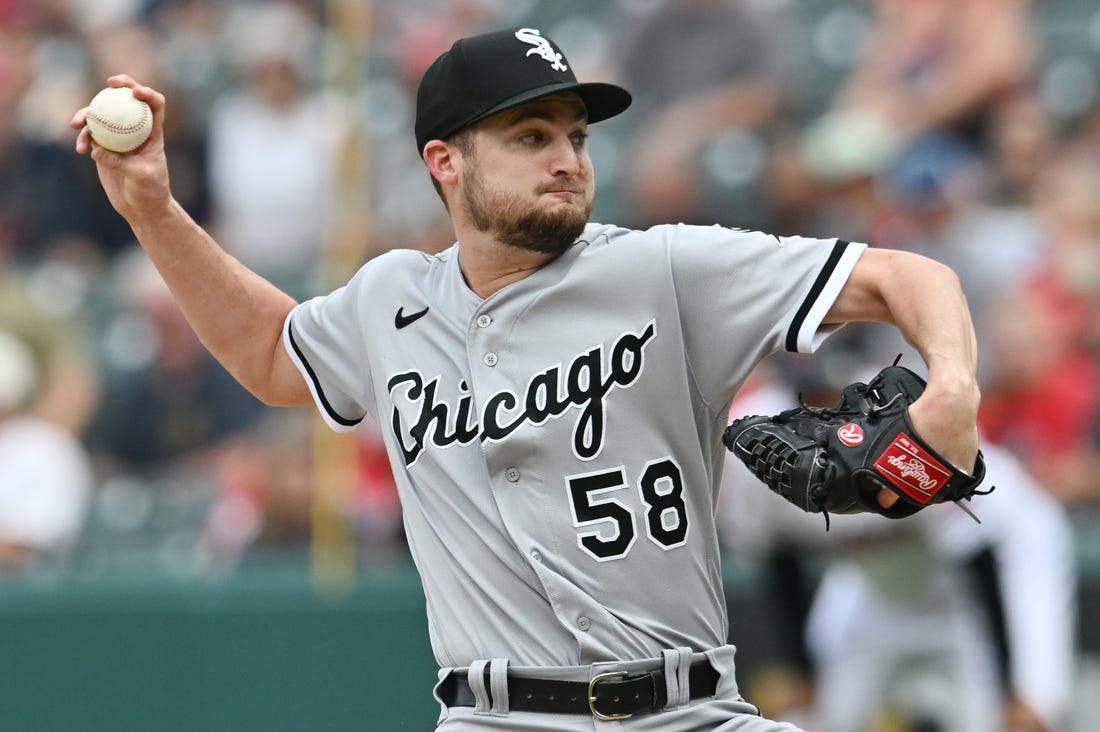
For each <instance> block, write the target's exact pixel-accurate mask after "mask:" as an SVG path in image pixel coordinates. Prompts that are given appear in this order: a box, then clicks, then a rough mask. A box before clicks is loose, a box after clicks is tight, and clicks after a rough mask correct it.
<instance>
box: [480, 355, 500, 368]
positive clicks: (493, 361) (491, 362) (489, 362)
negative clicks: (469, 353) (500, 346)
mask: <svg viewBox="0 0 1100 732" xmlns="http://www.w3.org/2000/svg"><path fill="white" fill-rule="evenodd" d="M481 360H482V361H484V362H485V365H486V366H489V367H490V368H491V367H493V366H496V365H497V360H498V359H497V355H496V354H495V353H486V354H485V358H483V359H481Z"/></svg>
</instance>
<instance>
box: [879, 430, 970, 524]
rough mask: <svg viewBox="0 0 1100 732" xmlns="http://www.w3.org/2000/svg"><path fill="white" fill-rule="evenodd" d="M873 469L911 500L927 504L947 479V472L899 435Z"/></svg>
mask: <svg viewBox="0 0 1100 732" xmlns="http://www.w3.org/2000/svg"><path fill="white" fill-rule="evenodd" d="M874 467H875V470H876V471H878V473H879V475H881V476H882V477H883V478H885V479H886V480H888V481H890V483H891V484H892V485H893V486H894V487H896V488H897V489H898V490H900V491H901V492H902V493H904V494H905V495H907V496H909V497H910V498H912V499H913V500H914V501H916V502H917V503H919V504H920V505H922V506H924V505H927V504H928V503H929V502H930V501H931V500H932V499H933V498H935V496H936V494H937V493H939V492H940V489H941V488H943V486H944V485H945V484H946V483H947V481H948V480H949V479H950V478H951V471H950V470H948V469H947V468H946V467H944V465H943V463H941V462H940V461H938V460H936V458H934V457H932V455H931V454H929V452H928V451H927V450H925V449H924V448H922V447H921V446H920V445H918V444H917V443H916V442H914V441H913V439H912V438H911V437H909V435H907V434H905V433H904V432H902V433H901V434H899V435H898V436H897V437H896V438H895V439H894V442H893V443H892V444H891V445H890V447H888V448H886V451H885V452H883V453H882V455H880V456H879V458H878V460H876V461H875V466H874Z"/></svg>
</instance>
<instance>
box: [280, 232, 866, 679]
mask: <svg viewBox="0 0 1100 732" xmlns="http://www.w3.org/2000/svg"><path fill="white" fill-rule="evenodd" d="M863 250H864V245H862V244H852V243H848V242H843V241H836V240H827V241H823V240H816V239H803V238H781V237H775V236H771V235H767V234H762V233H757V232H748V231H741V230H731V229H725V228H721V227H717V226H715V227H692V226H683V225H676V226H661V227H656V228H653V229H650V230H648V231H632V230H627V229H622V228H616V227H612V226H604V225H598V224H590V225H589V226H588V227H587V228H586V229H585V231H584V232H583V234H582V236H581V237H580V238H579V239H578V241H577V243H576V244H575V245H574V246H573V247H572V248H570V249H569V250H568V251H567V252H566V253H565V254H564V255H562V256H561V257H559V258H558V259H556V260H554V261H553V262H551V263H550V264H548V265H547V266H545V267H543V268H542V269H540V270H538V271H537V272H535V273H534V274H532V275H530V276H528V277H526V278H524V279H522V280H520V281H518V282H516V283H514V284H511V285H509V286H508V287H506V288H504V289H502V290H500V291H499V292H497V293H495V294H494V295H492V296H491V297H489V298H486V299H484V300H483V299H482V298H480V297H478V296H477V295H476V294H475V293H474V292H473V291H471V290H470V288H469V287H468V286H467V285H466V283H465V280H464V279H463V276H462V273H461V271H460V269H459V245H458V244H456V245H454V246H453V247H452V248H450V249H448V250H447V251H444V252H442V253H441V254H438V255H428V254H424V253H422V252H416V251H407V250H396V251H392V252H389V253H387V254H384V255H382V256H379V257H377V258H375V259H374V260H372V261H370V262H368V263H367V264H366V265H365V266H363V267H362V269H361V270H360V271H359V272H358V273H357V274H356V275H355V276H354V277H353V278H352V279H351V281H350V282H349V283H348V284H347V285H346V286H345V287H343V288H341V289H338V290H336V291H335V292H333V293H332V294H330V295H328V296H324V297H318V298H315V299H313V300H310V301H308V302H305V303H302V304H301V305H299V306H298V307H297V308H296V309H295V310H294V311H293V312H292V313H291V314H290V316H289V317H288V318H287V321H286V326H285V330H284V341H285V344H286V347H287V349H288V350H289V352H290V354H291V356H292V358H293V359H294V360H295V362H296V363H297V365H298V367H299V368H300V369H301V371H302V373H303V375H304V376H305V378H306V379H307V381H308V382H309V385H310V388H311V389H312V391H313V395H314V398H315V400H316V402H317V404H318V407H319V408H320V410H321V412H322V414H323V415H324V418H325V419H326V420H327V422H328V423H329V425H330V426H331V427H333V428H334V429H337V430H350V429H354V427H355V425H356V424H358V423H359V422H360V421H361V420H362V419H363V418H364V416H365V415H366V414H368V413H369V414H372V415H373V416H375V417H376V418H377V420H378V421H379V422H380V423H381V425H382V426H383V433H384V434H385V441H386V447H387V450H388V451H389V456H390V460H391V463H392V465H393V467H394V473H395V476H396V480H397V486H398V491H399V493H400V497H401V502H402V507H403V512H404V521H405V528H406V532H407V535H408V540H409V546H410V548H411V551H412V555H413V558H414V560H415V562H416V565H417V568H418V570H419V572H420V574H421V577H422V580H423V583H424V590H425V595H426V598H427V606H428V607H427V610H428V621H429V627H430V634H431V640H432V646H433V649H434V652H435V656H436V659H437V661H438V662H439V664H440V665H441V666H466V665H468V664H469V663H470V662H472V661H474V660H476V659H488V658H499V657H507V658H510V659H511V660H512V662H513V663H515V664H520V665H528V666H570V665H580V664H588V663H592V662H594V661H601V660H612V659H638V658H652V657H655V656H659V655H660V651H661V649H666V648H677V647H684V646H687V647H690V648H694V649H700V650H701V649H708V648H714V647H717V646H720V645H722V644H723V643H725V642H726V637H727V636H726V633H727V625H726V609H725V607H726V606H725V601H724V597H723V591H722V583H721V571H720V567H719V549H718V541H717V538H716V531H715V506H716V502H717V497H718V486H719V482H720V478H721V471H722V465H723V461H724V455H725V450H724V448H723V447H722V443H721V441H720V435H721V432H722V429H723V428H724V427H725V426H726V424H727V410H728V408H729V404H730V401H731V399H732V396H733V394H734V392H735V391H736V390H737V388H738V386H739V385H740V384H741V382H742V380H743V379H744V378H745V376H746V375H747V374H748V373H749V371H750V370H751V369H752V368H753V366H754V365H755V364H756V363H757V362H758V361H759V360H760V359H761V358H763V357H764V356H766V355H768V354H769V353H771V352H773V351H776V350H779V349H783V348H786V349H787V350H792V351H795V350H797V351H811V350H813V349H814V348H815V347H816V345H817V344H818V343H819V342H820V340H822V339H823V338H824V337H825V336H826V335H827V332H828V331H827V329H824V328H822V327H821V323H822V320H823V318H824V316H825V314H826V312H827V311H828V309H829V307H830V306H831V304H832V302H833V301H834V299H835V298H836V296H837V294H838V292H839V291H840V289H841V287H842V286H843V285H844V282H845V281H846V280H847V278H848V276H849V274H850V272H851V270H852V267H853V266H854V265H855V263H856V260H857V259H858V258H859V256H860V254H861V252H862V251H863Z"/></svg>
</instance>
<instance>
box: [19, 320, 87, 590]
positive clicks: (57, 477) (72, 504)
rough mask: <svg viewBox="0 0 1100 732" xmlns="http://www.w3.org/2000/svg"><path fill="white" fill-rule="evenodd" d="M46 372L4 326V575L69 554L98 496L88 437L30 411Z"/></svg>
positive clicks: (25, 345)
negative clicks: (94, 496) (81, 437)
mask: <svg viewBox="0 0 1100 732" xmlns="http://www.w3.org/2000/svg"><path fill="white" fill-rule="evenodd" d="M43 373H44V370H43V368H42V364H41V363H40V362H39V360H38V359H37V358H36V357H35V354H34V352H33V351H32V349H31V347H30V346H29V345H28V344H27V343H25V342H24V341H23V340H22V339H21V338H19V337H17V336H15V335H14V334H12V333H11V332H9V331H6V330H0V576H3V575H6V574H9V573H11V572H14V571H20V570H26V569H28V568H31V567H33V566H35V565H36V564H38V563H40V562H42V561H43V560H48V559H55V560H56V559H58V558H60V557H62V556H63V555H64V553H65V552H66V550H68V549H69V548H70V547H71V546H72V544H73V543H74V542H75V541H76V539H77V537H78V536H79V534H80V529H81V526H82V524H83V520H84V514H85V510H86V508H87V505H88V500H89V499H90V497H91V491H92V469H91V463H90V461H89V460H88V456H87V454H86V453H85V450H84V447H83V446H82V445H81V444H80V441H79V440H78V439H77V438H76V437H75V436H74V435H73V434H72V433H71V432H69V431H68V430H65V429H63V428H61V427H59V426H57V425H55V424H52V423H51V422H48V421H47V420H44V419H42V418H40V417H37V416H35V415H34V414H32V413H31V412H29V411H28V409H29V407H30V406H31V405H32V404H33V402H34V399H35V398H36V396H37V392H38V390H39V388H40V385H41V381H42V376H43Z"/></svg>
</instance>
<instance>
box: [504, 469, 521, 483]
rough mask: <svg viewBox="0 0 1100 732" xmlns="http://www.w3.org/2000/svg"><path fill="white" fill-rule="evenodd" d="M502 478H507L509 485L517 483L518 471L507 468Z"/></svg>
mask: <svg viewBox="0 0 1100 732" xmlns="http://www.w3.org/2000/svg"><path fill="white" fill-rule="evenodd" d="M504 477H505V478H507V480H508V482H509V483H518V482H519V470H518V469H517V468H508V469H507V470H505V471H504Z"/></svg>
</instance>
